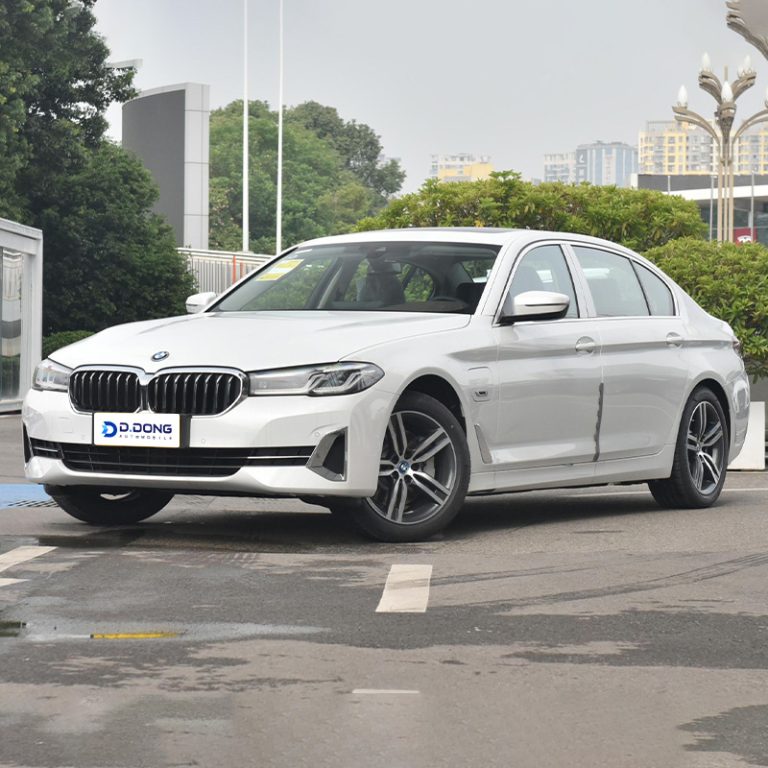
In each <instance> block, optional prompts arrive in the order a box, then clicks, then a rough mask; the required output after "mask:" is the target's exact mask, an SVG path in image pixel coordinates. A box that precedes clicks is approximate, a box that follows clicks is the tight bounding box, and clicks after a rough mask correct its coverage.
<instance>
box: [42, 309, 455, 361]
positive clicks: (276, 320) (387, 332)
mask: <svg viewBox="0 0 768 768" xmlns="http://www.w3.org/2000/svg"><path fill="white" fill-rule="evenodd" d="M469 321H470V316H469V315H453V314H434V313H429V314H428V313H413V312H408V313H405V312H323V311H316V312H315V311H308V312H206V313H203V314H198V315H185V316H183V317H171V318H167V319H164V320H150V321H146V322H140V323H129V324H127V325H118V326H115V327H113V328H108V329H107V330H104V331H101V333H97V334H96V335H94V336H90V337H88V338H87V339H83V340H82V341H79V342H77V343H76V344H71V345H70V346H68V347H64V348H62V349H60V350H57V351H56V352H54V353H52V354H51V358H52V359H54V360H56V361H57V362H59V363H61V364H62V365H66V366H68V367H70V368H75V367H77V366H79V365H125V366H133V367H138V368H142V369H144V370H145V371H148V372H154V371H157V370H160V369H161V368H169V367H180V366H225V367H234V368H239V369H241V370H243V371H249V370H250V371H253V370H265V369H269V368H284V367H289V366H293V365H305V364H310V363H330V362H335V361H337V360H340V359H342V358H352V357H358V359H360V358H359V356H358V353H361V352H363V351H364V350H365V349H366V348H368V347H373V346H377V345H379V344H383V343H387V342H394V341H399V340H403V339H408V338H410V337H412V336H421V335H424V334H429V333H437V332H440V331H449V330H453V329H457V328H462V327H464V326H466V325H467V324H468V323H469ZM157 352H168V356H167V358H165V359H163V360H162V361H160V362H153V361H152V355H154V354H155V353H157Z"/></svg>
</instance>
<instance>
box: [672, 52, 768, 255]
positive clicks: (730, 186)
mask: <svg viewBox="0 0 768 768" xmlns="http://www.w3.org/2000/svg"><path fill="white" fill-rule="evenodd" d="M754 84H755V71H754V70H753V69H752V62H751V60H750V58H749V56H747V58H746V59H745V60H744V63H743V64H742V65H741V67H739V71H738V77H737V79H736V80H734V81H733V83H729V82H728V70H727V69H726V71H725V77H724V79H723V80H722V81H721V80H720V78H719V77H718V76H717V75H715V73H714V72H713V71H712V66H711V64H710V61H709V56H707V54H706V53H705V54H704V56H703V58H702V60H701V69H700V70H699V87H700V88H701V89H702V90H704V91H706V92H707V93H708V94H709V95H710V96H712V97H713V98H714V99H715V101H716V102H717V108H716V109H715V117H714V125H713V123H712V122H711V121H709V120H707V119H706V118H704V117H702V116H701V115H700V114H698V113H697V112H693V111H692V110H690V109H688V93H687V91H686V89H685V86H682V87H681V88H680V91H679V93H678V96H677V105H676V106H674V107H672V111H673V112H674V113H675V119H676V120H677V121H678V122H679V123H689V124H691V125H695V126H697V127H698V128H701V129H702V130H704V131H706V132H707V133H708V134H709V135H710V136H711V137H712V139H713V141H714V142H715V147H716V149H717V159H718V162H717V240H718V242H723V241H724V240H726V241H728V242H730V241H732V240H733V197H734V147H735V146H736V142H738V140H739V138H740V137H741V136H742V135H743V134H744V131H746V130H748V129H750V128H752V127H754V126H755V125H758V124H759V123H764V122H768V96H767V97H766V101H765V106H766V108H765V109H763V110H761V111H759V112H756V113H755V114H754V115H752V116H751V117H749V118H747V119H746V120H744V122H743V123H742V124H741V126H740V127H739V128H738V130H736V131H734V130H733V123H734V120H735V118H736V100H737V99H738V98H739V96H741V94H742V93H744V92H745V91H746V90H748V89H749V88H751V87H752V86H753V85H754Z"/></svg>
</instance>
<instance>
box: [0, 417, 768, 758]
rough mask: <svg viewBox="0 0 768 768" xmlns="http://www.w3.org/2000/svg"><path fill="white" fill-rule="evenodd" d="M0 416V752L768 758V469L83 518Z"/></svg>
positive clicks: (179, 502) (203, 502)
mask: <svg viewBox="0 0 768 768" xmlns="http://www.w3.org/2000/svg"><path fill="white" fill-rule="evenodd" d="M18 429H19V427H18V418H17V417H5V418H0V483H5V485H2V484H0V766H35V767H37V766H46V767H47V766H51V767H53V766H56V767H59V766H83V767H86V766H87V767H91V766H94V767H95V766H120V767H123V766H126V767H127V766H132V767H133V766H147V767H148V768H149V767H152V768H154V767H156V766H193V765H194V766H216V767H218V766H235V765H248V766H250V765H254V766H260V767H261V766H281V767H282V766H313V767H315V766H317V767H319V766H334V767H335V768H336V767H340V766H341V767H344V768H345V767H346V766H350V768H352V767H353V766H354V768H360V766H366V768H367V767H370V768H379V767H381V768H384V767H385V766H386V767H387V768H422V767H425V766H429V767H430V768H431V767H432V766H435V767H437V766H440V767H442V766H461V767H463V766H472V767H474V766H500V767H501V766H503V767H504V768H529V767H530V768H547V767H549V766H552V767H553V768H555V767H556V768H560V767H561V766H563V767H564V766H568V767H569V768H571V767H573V766H578V767H579V768H581V767H582V766H583V767H584V768H587V767H588V768H597V767H598V766H606V767H610V768H620V767H623V766H627V767H628V768H629V767H631V768H645V767H648V768H651V767H653V768H677V767H678V766H679V767H681V768H735V767H736V766H744V765H768V600H767V597H766V594H767V592H766V577H768V532H767V531H766V524H765V516H766V499H767V498H768V476H766V475H765V474H764V473H739V474H736V473H733V474H731V475H730V476H729V479H728V482H727V486H726V491H725V492H724V494H723V497H722V501H721V502H720V503H719V504H718V505H717V506H716V507H714V508H712V509H709V510H698V511H674V512H672V511H665V510H660V509H659V508H658V507H657V506H656V505H655V503H654V502H653V500H652V498H651V496H650V494H649V493H647V491H646V490H645V489H644V487H642V486H636V487H630V488H625V487H612V488H606V489H585V490H579V491H559V492H537V493H527V494H517V495H507V496H499V497H494V498H491V499H483V500H475V501H471V502H469V503H468V504H467V505H466V508H465V510H464V512H463V513H462V515H461V516H460V518H459V519H458V521H457V522H456V523H455V524H454V525H453V526H452V527H451V528H450V529H449V530H448V531H447V532H446V533H445V534H444V535H443V536H441V537H439V538H436V539H434V540H432V541H429V542H427V543H422V544H416V545H383V544H374V543H371V542H368V541H366V540H365V539H362V538H361V537H359V536H357V535H356V534H354V533H351V532H349V531H347V530H346V529H344V528H343V527H341V526H340V525H339V524H338V523H337V522H336V521H335V519H334V518H332V517H331V516H330V515H329V514H327V513H326V512H325V511H324V510H322V509H320V508H318V507H310V506H307V505H304V504H301V503H298V502H289V501H279V502H275V501H264V500H240V499H237V500H232V499H209V498H204V497H186V498H185V497H179V498H177V499H176V500H174V501H173V502H172V504H171V506H170V507H169V508H168V509H167V510H166V511H163V512H162V513H160V514H159V515H157V516H156V517H154V518H152V519H150V520H148V521H146V522H145V523H143V524H141V525H138V526H134V527H130V528H124V529H117V530H107V529H100V528H90V527H88V526H85V525H82V524H80V523H78V522H77V521H74V520H71V519H70V518H68V517H67V516H66V515H65V514H64V513H63V512H61V511H60V510H59V509H58V508H56V507H55V506H53V505H52V502H50V501H48V500H46V498H45V497H44V496H43V495H42V494H41V493H40V490H39V489H38V488H37V487H35V486H25V485H23V480H22V478H21V476H20V470H21V459H20V451H19V449H18V448H17V447H15V446H17V442H16V437H17V432H18Z"/></svg>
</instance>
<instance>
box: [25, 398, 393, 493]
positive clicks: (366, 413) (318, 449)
mask: <svg viewBox="0 0 768 768" xmlns="http://www.w3.org/2000/svg"><path fill="white" fill-rule="evenodd" d="M392 400H393V396H392V395H391V394H390V393H387V392H384V391H383V390H381V389H380V388H377V387H372V388H371V389H369V390H366V391H365V392H360V393H358V394H353V395H342V396H336V397H305V396H291V397H285V396H283V397H249V398H247V399H245V400H244V401H242V402H241V403H240V404H238V405H237V406H236V407H235V408H233V409H232V410H230V411H228V412H226V413H224V414H221V415H219V416H195V417H192V418H191V420H190V425H189V448H190V449H208V450H212V449H217V448H224V449H235V448H240V449H247V448H253V449H259V451H260V452H261V453H263V452H264V451H262V450H261V449H270V448H274V449H285V448H288V447H290V446H311V447H313V456H315V457H316V454H318V453H322V451H323V450H324V449H326V448H327V445H328V442H329V440H332V439H333V436H334V435H336V434H343V435H344V438H345V443H344V444H345V448H346V456H345V462H344V463H345V466H344V472H343V476H341V477H339V476H338V475H336V476H334V473H332V472H324V471H322V467H318V466H315V468H314V469H313V468H312V465H313V460H312V459H310V461H309V462H308V463H307V465H305V466H280V465H279V463H274V462H273V463H271V464H270V465H259V466H242V467H241V468H239V469H237V470H236V471H234V473H232V474H228V475H226V476H223V477H210V476H205V475H204V474H203V473H200V474H184V475H179V474H168V475H163V474H148V473H144V472H136V473H125V472H105V471H79V470H76V469H73V468H72V467H71V466H67V465H66V464H65V461H64V460H62V459H61V458H49V457H46V456H44V455H34V456H31V457H30V458H29V460H28V461H27V463H26V464H25V474H26V476H27V479H28V480H30V481H31V482H35V483H45V484H48V485H60V486H67V485H91V486H99V487H104V488H109V487H114V488H162V489H168V490H174V491H176V492H186V493H202V492H206V493H221V494H226V493H242V494H248V495H254V496H259V495H270V496H271V495H276V496H299V495H318V496H347V497H356V496H357V497H359V496H370V495H372V494H373V493H374V492H375V490H376V485H377V481H378V469H379V456H380V453H381V445H382V441H383V439H384V432H385V430H386V425H387V420H388V418H389V414H390V412H391V410H392V406H393V402H392ZM22 418H23V421H24V427H25V429H26V433H27V435H28V437H29V438H30V440H31V441H33V442H34V441H46V442H47V443H53V444H67V445H73V446H75V447H77V446H82V447H86V446H89V445H90V444H91V438H92V416H91V415H90V414H84V413H78V412H76V411H74V410H73V408H72V407H71V405H70V402H69V397H68V395H67V394H66V393H63V392H40V391H36V390H31V391H30V392H29V393H28V394H27V397H26V398H25V400H24V405H23V408H22ZM153 450H156V449H152V448H148V449H146V451H147V454H146V455H147V456H149V457H150V460H151V458H152V456H153V454H152V453H151V452H152V451H153ZM254 453H257V451H254ZM267 453H269V451H267ZM275 453H279V451H275ZM157 455H158V456H159V454H157ZM317 463H318V462H317V461H314V464H315V465H317ZM318 470H320V471H318ZM153 471H156V470H153Z"/></svg>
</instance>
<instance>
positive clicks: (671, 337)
mask: <svg viewBox="0 0 768 768" xmlns="http://www.w3.org/2000/svg"><path fill="white" fill-rule="evenodd" d="M667 346H668V347H682V346H683V337H682V336H680V334H678V333H668V334H667Z"/></svg>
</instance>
